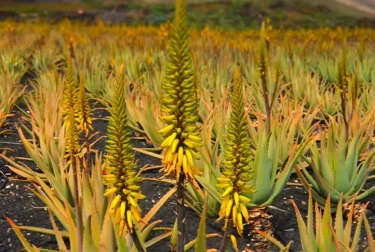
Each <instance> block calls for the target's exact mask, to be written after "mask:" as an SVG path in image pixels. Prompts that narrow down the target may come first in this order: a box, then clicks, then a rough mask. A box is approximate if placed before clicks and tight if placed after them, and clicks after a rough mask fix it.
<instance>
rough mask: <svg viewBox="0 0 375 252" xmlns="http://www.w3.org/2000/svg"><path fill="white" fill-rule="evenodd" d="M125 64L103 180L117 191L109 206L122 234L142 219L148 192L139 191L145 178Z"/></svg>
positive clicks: (110, 125)
mask: <svg viewBox="0 0 375 252" xmlns="http://www.w3.org/2000/svg"><path fill="white" fill-rule="evenodd" d="M123 84H124V65H122V66H121V67H120V70H119V72H118V75H117V85H116V89H115V90H116V91H115V96H114V98H113V105H112V107H111V110H110V113H111V117H110V119H109V123H108V133H107V134H108V135H107V137H108V140H107V142H106V147H105V151H106V156H105V162H106V167H105V175H103V184H104V185H107V186H108V188H107V189H106V191H105V193H104V196H110V195H112V194H115V197H114V199H113V200H112V203H111V205H110V207H109V212H108V213H109V215H112V214H115V216H116V217H115V223H116V224H120V233H119V236H122V235H123V232H124V229H125V227H127V229H128V230H130V232H132V231H133V226H134V224H133V220H132V218H133V217H134V218H135V220H136V221H140V220H141V209H140V207H139V205H138V203H137V201H138V200H139V199H144V198H145V196H144V195H143V194H141V193H140V192H139V189H140V186H139V184H140V182H141V178H139V177H136V176H135V175H136V168H137V166H136V164H135V163H134V157H135V156H134V153H133V151H132V145H131V143H130V133H129V131H128V126H127V115H126V104H125V94H124V86H123Z"/></svg>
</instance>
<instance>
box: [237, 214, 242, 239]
mask: <svg viewBox="0 0 375 252" xmlns="http://www.w3.org/2000/svg"><path fill="white" fill-rule="evenodd" d="M236 219H237V226H236V227H237V230H240V231H239V232H238V234H239V235H242V231H243V223H242V214H241V213H237V218H236Z"/></svg>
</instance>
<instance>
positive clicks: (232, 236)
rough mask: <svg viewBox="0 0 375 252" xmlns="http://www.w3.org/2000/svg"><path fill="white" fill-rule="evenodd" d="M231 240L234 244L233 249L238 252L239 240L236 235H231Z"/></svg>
mask: <svg viewBox="0 0 375 252" xmlns="http://www.w3.org/2000/svg"><path fill="white" fill-rule="evenodd" d="M230 240H231V242H232V245H233V248H234V250H235V251H236V252H238V246H237V239H236V237H235V236H234V235H230Z"/></svg>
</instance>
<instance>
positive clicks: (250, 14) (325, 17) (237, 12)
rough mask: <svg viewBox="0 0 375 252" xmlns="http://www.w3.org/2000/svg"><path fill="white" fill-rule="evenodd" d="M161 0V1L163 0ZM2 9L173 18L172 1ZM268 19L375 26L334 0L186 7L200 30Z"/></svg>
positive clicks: (291, 24) (286, 23) (294, 25)
mask: <svg viewBox="0 0 375 252" xmlns="http://www.w3.org/2000/svg"><path fill="white" fill-rule="evenodd" d="M161 2H162V1H161ZM0 8H1V9H2V10H8V11H16V12H18V13H23V14H31V13H36V14H39V15H40V16H41V17H44V18H54V17H55V15H54V12H57V11H58V12H63V11H67V12H77V11H78V10H79V9H82V10H84V11H88V12H90V11H97V12H103V11H106V10H113V9H114V8H116V10H117V11H125V12H130V11H135V12H139V13H142V14H140V17H139V18H133V19H132V20H130V21H129V24H130V25H140V24H146V25H148V24H151V25H159V24H163V23H165V22H167V21H168V20H169V21H171V20H172V17H173V13H174V6H173V4H168V3H152V4H151V3H140V2H135V3H128V4H121V3H118V4H116V2H115V1H114V2H112V3H111V4H104V3H103V2H102V1H89V0H86V1H81V3H74V4H73V3H72V4H52V3H43V4H20V3H8V4H0ZM266 18H269V19H270V21H271V23H272V25H273V26H274V27H275V28H291V29H303V28H319V27H337V26H347V27H354V26H364V25H367V26H368V25H374V26H375V22H372V20H371V19H370V18H369V17H366V14H365V13H363V12H361V11H359V10H356V9H354V8H349V7H348V6H345V5H343V4H339V3H336V2H335V1H323V0H318V1H314V2H313V3H310V2H308V1H307V0H285V1H281V0H277V1H276V0H265V1H260V0H253V1H238V0H236V1H235V0H233V1H215V2H203V3H202V2H199V3H190V4H189V5H188V7H187V19H188V23H189V24H190V26H191V27H192V28H198V29H201V28H203V27H204V26H205V25H208V26H209V27H220V29H222V30H244V29H250V28H253V29H254V28H255V29H257V28H259V25H260V23H261V21H263V20H264V19H266Z"/></svg>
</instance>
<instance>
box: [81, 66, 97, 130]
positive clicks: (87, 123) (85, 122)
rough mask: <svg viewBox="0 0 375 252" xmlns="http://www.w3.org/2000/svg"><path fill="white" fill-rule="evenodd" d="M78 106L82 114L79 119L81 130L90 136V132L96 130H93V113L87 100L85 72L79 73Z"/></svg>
mask: <svg viewBox="0 0 375 252" xmlns="http://www.w3.org/2000/svg"><path fill="white" fill-rule="evenodd" d="M78 100H79V102H78V106H79V107H80V113H79V117H78V121H79V129H80V130H81V131H83V132H85V135H86V136H88V135H89V130H94V129H93V128H92V120H91V116H92V111H91V107H90V104H89V100H88V99H87V95H86V89H85V82H84V77H83V72H82V71H80V72H79V97H78Z"/></svg>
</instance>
